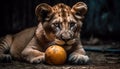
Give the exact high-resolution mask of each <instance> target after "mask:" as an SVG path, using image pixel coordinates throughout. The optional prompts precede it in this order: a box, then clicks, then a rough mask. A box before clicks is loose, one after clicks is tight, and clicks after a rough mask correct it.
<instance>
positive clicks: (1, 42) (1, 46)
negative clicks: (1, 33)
mask: <svg viewBox="0 0 120 69" xmlns="http://www.w3.org/2000/svg"><path fill="white" fill-rule="evenodd" d="M12 41H13V37H12V36H11V35H7V36H5V37H2V38H1V39H0V62H10V61H11V60H12V57H11V55H10V52H9V50H10V46H11V44H12Z"/></svg>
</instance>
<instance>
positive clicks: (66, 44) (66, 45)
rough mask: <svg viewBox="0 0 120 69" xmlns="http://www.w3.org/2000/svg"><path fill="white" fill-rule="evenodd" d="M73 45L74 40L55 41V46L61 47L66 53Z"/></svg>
mask: <svg viewBox="0 0 120 69" xmlns="http://www.w3.org/2000/svg"><path fill="white" fill-rule="evenodd" d="M74 43H75V39H72V40H69V41H63V40H59V39H55V44H57V45H60V46H62V47H63V48H64V49H65V50H66V51H68V50H70V49H71V48H72V45H73V44H74Z"/></svg>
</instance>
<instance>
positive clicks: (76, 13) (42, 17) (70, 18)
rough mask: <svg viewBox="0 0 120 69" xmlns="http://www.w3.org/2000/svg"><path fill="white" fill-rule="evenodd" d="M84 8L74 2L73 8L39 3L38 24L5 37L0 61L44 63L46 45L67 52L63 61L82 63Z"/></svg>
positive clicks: (84, 5)
mask: <svg viewBox="0 0 120 69" xmlns="http://www.w3.org/2000/svg"><path fill="white" fill-rule="evenodd" d="M86 12H87V6H86V4H85V3H83V2H78V3H76V4H75V5H73V7H72V8H71V7H69V6H67V5H65V4H63V3H59V4H57V5H55V6H50V5H48V4H46V3H42V4H39V5H38V6H37V7H36V9H35V14H36V16H37V17H38V21H39V24H38V26H37V27H33V28H29V29H26V30H24V31H22V32H20V33H17V34H15V35H7V36H6V37H5V38H3V40H2V41H1V43H0V61H1V62H2V61H5V62H8V61H10V60H11V59H12V58H14V59H17V60H25V61H28V62H30V63H42V62H44V61H45V50H46V49H47V48H48V47H49V46H50V45H60V46H62V47H63V48H64V49H65V50H66V52H67V56H68V58H67V62H69V63H71V64H85V63H87V62H88V60H89V57H88V56H87V55H86V53H85V51H84V49H83V47H82V45H81V41H80V30H81V27H82V24H83V23H82V20H83V18H84V15H85V13H86Z"/></svg>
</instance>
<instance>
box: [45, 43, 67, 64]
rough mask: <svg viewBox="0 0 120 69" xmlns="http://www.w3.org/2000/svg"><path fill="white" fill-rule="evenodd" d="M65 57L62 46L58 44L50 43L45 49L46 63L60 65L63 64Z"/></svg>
mask: <svg viewBox="0 0 120 69" xmlns="http://www.w3.org/2000/svg"><path fill="white" fill-rule="evenodd" d="M66 58H67V54H66V51H65V50H64V48H62V47H61V46H58V45H52V46H50V47H48V48H47V50H46V51H45V61H46V62H47V63H48V64H52V65H60V64H64V63H65V61H66Z"/></svg>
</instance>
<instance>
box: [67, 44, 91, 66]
mask: <svg viewBox="0 0 120 69" xmlns="http://www.w3.org/2000/svg"><path fill="white" fill-rule="evenodd" d="M88 61H89V57H88V56H87V55H86V53H85V51H84V49H83V48H82V46H81V45H78V46H77V48H76V50H75V51H73V52H72V53H71V54H70V55H69V57H68V62H69V63H71V64H87V63H88Z"/></svg>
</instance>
